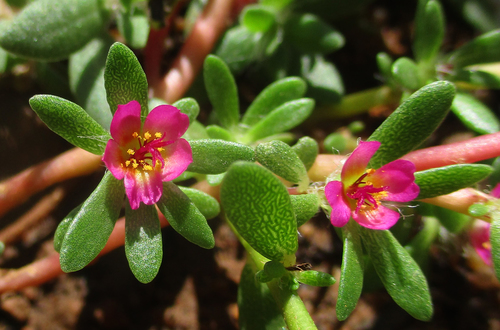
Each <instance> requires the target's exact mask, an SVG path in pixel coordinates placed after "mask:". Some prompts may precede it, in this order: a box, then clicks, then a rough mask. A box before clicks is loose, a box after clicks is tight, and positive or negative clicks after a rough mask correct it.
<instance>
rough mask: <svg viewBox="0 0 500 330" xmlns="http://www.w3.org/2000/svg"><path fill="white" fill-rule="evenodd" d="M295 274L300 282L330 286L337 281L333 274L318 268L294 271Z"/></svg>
mask: <svg viewBox="0 0 500 330" xmlns="http://www.w3.org/2000/svg"><path fill="white" fill-rule="evenodd" d="M294 276H295V278H296V279H297V280H298V281H299V282H300V283H303V284H307V285H312V286H330V285H334V284H335V282H336V281H335V277H333V276H332V275H330V274H327V273H323V272H318V271H317V270H304V271H298V272H294Z"/></svg>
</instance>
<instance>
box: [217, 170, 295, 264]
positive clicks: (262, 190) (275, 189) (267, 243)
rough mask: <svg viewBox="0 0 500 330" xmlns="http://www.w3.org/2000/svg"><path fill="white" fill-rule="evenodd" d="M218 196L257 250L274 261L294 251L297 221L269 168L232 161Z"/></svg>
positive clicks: (239, 228) (286, 195) (281, 186)
mask: <svg viewBox="0 0 500 330" xmlns="http://www.w3.org/2000/svg"><path fill="white" fill-rule="evenodd" d="M220 197H221V203H222V207H223V208H224V210H225V212H226V215H227V218H228V219H229V221H231V223H232V224H233V225H234V227H235V228H236V231H237V232H238V233H239V234H240V235H241V236H242V237H243V238H244V239H245V240H246V241H247V242H248V244H250V245H251V246H252V248H254V249H255V250H256V251H257V252H259V253H260V254H262V255H263V256H264V257H266V258H269V259H271V260H275V261H283V260H284V259H285V258H286V257H287V256H289V255H293V254H295V251H297V247H298V245H297V244H298V243H297V222H296V220H295V215H294V213H293V207H292V203H291V201H290V197H289V195H288V191H287V189H286V187H285V186H284V185H283V184H282V183H281V182H280V181H279V179H278V178H277V177H275V176H274V175H273V174H272V173H271V172H270V171H269V170H267V169H265V168H263V167H262V166H259V165H257V164H254V163H247V162H237V163H235V164H233V165H232V166H231V168H230V169H229V171H228V172H227V173H226V176H225V177H224V181H223V182H222V186H221V192H220ZM293 258H295V256H293ZM285 266H286V265H285Z"/></svg>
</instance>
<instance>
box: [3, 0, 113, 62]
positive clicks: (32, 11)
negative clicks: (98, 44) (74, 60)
mask: <svg viewBox="0 0 500 330" xmlns="http://www.w3.org/2000/svg"><path fill="white" fill-rule="evenodd" d="M107 18H108V13H107V12H105V11H104V8H103V6H102V2H101V1H99V0H88V1H74V0H58V1H52V0H38V1H35V2H32V3H31V4H29V5H28V6H26V7H25V8H24V9H23V10H22V11H21V12H20V13H19V15H17V16H16V17H15V18H14V19H13V20H12V21H11V22H10V24H5V26H4V27H3V28H2V30H1V31H0V46H1V47H2V48H4V49H5V50H7V51H9V52H12V53H14V54H16V55H20V56H23V57H29V58H33V59H36V60H43V61H57V60H62V59H65V58H68V57H69V55H71V53H73V52H76V51H77V50H78V49H80V48H82V47H83V46H85V44H86V43H87V42H89V41H90V40H91V39H92V38H94V37H95V36H97V35H99V34H100V33H101V32H102V31H104V27H105V24H106V22H107Z"/></svg>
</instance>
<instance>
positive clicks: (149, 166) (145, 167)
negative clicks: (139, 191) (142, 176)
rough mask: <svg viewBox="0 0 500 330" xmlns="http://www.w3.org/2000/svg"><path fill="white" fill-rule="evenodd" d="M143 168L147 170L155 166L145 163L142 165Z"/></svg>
mask: <svg viewBox="0 0 500 330" xmlns="http://www.w3.org/2000/svg"><path fill="white" fill-rule="evenodd" d="M142 168H143V169H144V170H145V171H152V170H153V166H151V165H148V164H144V165H142Z"/></svg>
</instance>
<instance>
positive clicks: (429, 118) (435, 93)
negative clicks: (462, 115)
mask: <svg viewBox="0 0 500 330" xmlns="http://www.w3.org/2000/svg"><path fill="white" fill-rule="evenodd" d="M454 97H455V86H454V85H453V84H452V83H450V82H447V81H438V82H434V83H432V84H429V85H427V86H424V87H422V88H420V89H419V90H418V91H416V92H415V93H413V94H412V95H411V96H410V97H409V98H408V99H406V101H404V102H403V103H402V104H401V105H400V106H399V107H398V108H397V109H396V111H394V112H393V113H392V114H391V115H390V116H389V117H388V118H387V119H386V120H385V121H384V122H383V123H382V125H380V126H379V127H378V128H377V129H376V130H375V132H374V133H373V134H372V135H371V136H370V138H369V139H368V141H379V142H380V143H381V146H380V148H379V149H378V151H377V153H375V155H374V156H373V157H372V159H371V161H370V163H369V167H372V168H379V167H381V166H382V165H384V164H387V163H389V162H391V161H393V160H395V159H398V158H399V157H401V156H403V155H405V154H407V153H408V152H410V151H412V150H413V149H415V148H416V147H417V146H419V145H420V144H421V143H422V142H423V141H424V140H425V139H427V137H429V135H431V133H432V132H434V130H435V129H436V128H437V127H438V126H439V124H441V122H442V121H443V119H444V117H445V116H446V114H447V113H448V110H449V109H450V106H451V103H452V101H453V98H454ZM423 118H425V120H424V119H423Z"/></svg>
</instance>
